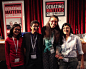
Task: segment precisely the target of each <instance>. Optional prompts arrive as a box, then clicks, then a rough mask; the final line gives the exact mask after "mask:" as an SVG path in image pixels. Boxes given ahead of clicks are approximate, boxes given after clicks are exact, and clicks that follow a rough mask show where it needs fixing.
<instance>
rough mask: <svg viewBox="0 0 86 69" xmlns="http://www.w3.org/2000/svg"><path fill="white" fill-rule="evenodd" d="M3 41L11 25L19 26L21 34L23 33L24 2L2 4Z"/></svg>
mask: <svg viewBox="0 0 86 69" xmlns="http://www.w3.org/2000/svg"><path fill="white" fill-rule="evenodd" d="M2 8H3V19H4V20H3V21H4V33H5V39H6V38H7V35H8V34H9V33H10V29H11V27H12V25H13V24H20V26H21V32H25V19H24V1H5V2H2Z"/></svg>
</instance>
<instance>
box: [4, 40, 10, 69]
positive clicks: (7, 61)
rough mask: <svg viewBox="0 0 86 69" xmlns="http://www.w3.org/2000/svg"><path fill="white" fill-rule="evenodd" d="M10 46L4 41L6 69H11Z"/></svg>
mask: <svg viewBox="0 0 86 69" xmlns="http://www.w3.org/2000/svg"><path fill="white" fill-rule="evenodd" d="M9 54H10V47H9V44H8V42H7V41H5V57H6V64H7V69H11V67H10V57H9V56H10V55H9Z"/></svg>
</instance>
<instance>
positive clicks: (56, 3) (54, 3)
mask: <svg viewBox="0 0 86 69" xmlns="http://www.w3.org/2000/svg"><path fill="white" fill-rule="evenodd" d="M62 4H63V5H64V2H60V1H57V2H46V5H62Z"/></svg>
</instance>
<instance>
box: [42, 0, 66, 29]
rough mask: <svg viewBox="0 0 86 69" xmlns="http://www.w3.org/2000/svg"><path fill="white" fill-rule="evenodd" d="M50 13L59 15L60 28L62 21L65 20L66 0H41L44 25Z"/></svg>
mask: <svg viewBox="0 0 86 69" xmlns="http://www.w3.org/2000/svg"><path fill="white" fill-rule="evenodd" d="M52 15H56V16H58V17H59V26H60V28H61V27H62V25H63V23H65V22H67V0H43V19H44V25H46V23H47V22H48V20H49V17H50V16H52Z"/></svg>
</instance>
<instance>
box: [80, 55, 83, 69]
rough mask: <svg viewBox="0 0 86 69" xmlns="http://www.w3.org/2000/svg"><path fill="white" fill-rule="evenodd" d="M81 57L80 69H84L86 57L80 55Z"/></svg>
mask: <svg viewBox="0 0 86 69" xmlns="http://www.w3.org/2000/svg"><path fill="white" fill-rule="evenodd" d="M80 56H81V66H80V69H84V57H83V55H80Z"/></svg>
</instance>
